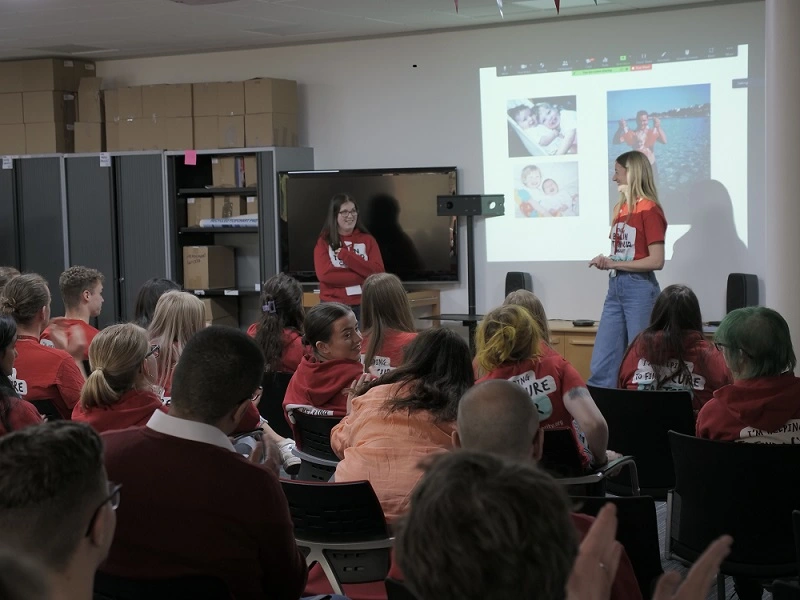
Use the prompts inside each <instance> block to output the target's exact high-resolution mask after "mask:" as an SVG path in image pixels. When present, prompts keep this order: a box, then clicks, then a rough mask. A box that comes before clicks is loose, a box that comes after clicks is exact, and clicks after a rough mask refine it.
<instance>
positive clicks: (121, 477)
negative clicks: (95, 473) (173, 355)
mask: <svg viewBox="0 0 800 600" xmlns="http://www.w3.org/2000/svg"><path fill="white" fill-rule="evenodd" d="M263 374H264V355H263V354H262V352H261V349H260V348H259V347H258V345H257V344H256V343H255V342H254V341H253V340H252V339H251V338H250V337H249V336H248V335H247V334H245V333H244V332H242V331H239V330H237V329H234V328H231V327H221V326H211V327H208V328H206V329H203V330H201V331H199V332H197V333H196V334H195V335H194V336H193V337H192V338H191V339H190V340H189V341H188V343H187V344H186V346H185V347H184V349H183V353H182V354H181V357H180V359H179V360H178V364H177V366H176V367H175V372H174V376H173V380H172V401H171V403H170V405H169V413H168V414H165V413H163V412H161V411H156V412H155V413H154V414H153V416H152V417H151V418H150V420H149V421H148V422H147V425H146V426H145V427H138V428H130V429H125V430H121V431H110V432H106V433H104V434H102V438H103V442H104V444H105V448H106V461H105V464H106V469H107V470H108V473H109V476H110V477H111V478H112V479H113V480H114V481H118V482H120V483H122V484H123V485H124V486H125V488H124V489H125V502H123V504H122V506H121V507H120V510H119V512H118V525H117V532H116V535H115V537H114V543H113V545H112V546H111V551H110V553H109V556H108V560H107V561H106V563H105V564H104V565H103V567H102V569H101V570H102V571H103V572H104V573H108V574H110V575H113V576H118V577H129V578H149V579H158V578H170V577H178V576H182V575H186V574H187V573H202V574H204V575H207V576H211V577H216V578H218V579H220V580H222V581H224V582H225V584H226V585H227V586H228V589H229V591H230V594H231V597H232V598H271V599H275V600H297V599H298V598H299V597H300V595H301V592H302V590H303V586H304V585H305V582H306V562H305V558H304V556H303V554H302V552H300V550H299V549H298V547H297V545H296V543H295V539H294V533H293V527H292V520H291V517H290V514H289V507H288V504H287V501H286V497H285V496H284V494H283V491H282V490H281V486H280V483H279V480H278V476H277V465H276V461H277V460H279V459H278V449H277V448H276V447H275V446H274V444H272V443H271V442H269V444H268V449H267V457H268V459H269V460H268V461H267V463H266V464H261V460H262V458H263V450H262V449H261V447H260V446H259V447H257V450H256V451H254V452H253V453H252V454H251V456H250V458H245V457H243V456H241V455H240V454H237V453H236V451H235V449H234V447H233V445H232V443H231V441H230V439H229V437H228V436H229V435H230V434H231V433H233V432H234V431H235V430H236V429H237V425H238V424H239V422H240V421H241V420H242V417H243V416H244V414H245V412H246V411H247V409H248V405H250V404H252V402H251V400H252V399H253V397H254V396H255V395H256V393H257V391H258V388H259V386H260V385H261V379H262V376H263Z"/></svg>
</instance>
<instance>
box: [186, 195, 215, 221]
mask: <svg viewBox="0 0 800 600" xmlns="http://www.w3.org/2000/svg"><path fill="white" fill-rule="evenodd" d="M213 218H214V198H212V197H211V196H206V197H203V198H187V199H186V226H187V227H200V221H202V220H203V219H213Z"/></svg>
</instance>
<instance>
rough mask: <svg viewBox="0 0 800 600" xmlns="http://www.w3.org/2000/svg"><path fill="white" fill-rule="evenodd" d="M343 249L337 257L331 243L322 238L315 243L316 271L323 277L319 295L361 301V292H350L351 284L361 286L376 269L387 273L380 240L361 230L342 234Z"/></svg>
mask: <svg viewBox="0 0 800 600" xmlns="http://www.w3.org/2000/svg"><path fill="white" fill-rule="evenodd" d="M339 239H340V240H341V242H342V249H341V250H340V251H339V258H336V255H335V254H334V252H333V250H332V249H331V245H330V244H329V243H328V242H326V241H325V240H323V239H322V238H319V239H318V240H317V245H316V246H315V247H314V271H316V274H317V278H318V279H319V297H320V300H322V301H323V302H341V303H343V304H349V305H351V306H356V305H359V304H361V292H360V291H358V293H350V294H348V293H347V288H348V287H355V286H360V285H362V284H363V283H364V280H365V279H366V278H367V277H369V276H370V275H372V274H373V273H383V272H384V270H385V269H384V266H383V258H382V257H381V251H380V249H379V248H378V242H376V241H375V238H374V237H372V236H371V235H370V234H368V233H362V232H361V231H359V230H357V229H356V230H355V231H353V233H351V234H350V235H341V236H339Z"/></svg>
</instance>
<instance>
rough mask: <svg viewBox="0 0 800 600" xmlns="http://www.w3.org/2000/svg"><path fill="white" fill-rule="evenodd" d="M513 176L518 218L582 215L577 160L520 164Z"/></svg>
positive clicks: (515, 212) (515, 209) (515, 214)
mask: <svg viewBox="0 0 800 600" xmlns="http://www.w3.org/2000/svg"><path fill="white" fill-rule="evenodd" d="M511 176H512V177H513V181H514V204H515V207H514V216H515V217H517V218H520V219H525V218H546V217H577V216H578V214H579V208H580V205H579V200H578V162H577V161H566V162H557V163H556V162H544V163H540V164H533V163H528V164H520V165H516V166H514V167H513V168H512V173H511Z"/></svg>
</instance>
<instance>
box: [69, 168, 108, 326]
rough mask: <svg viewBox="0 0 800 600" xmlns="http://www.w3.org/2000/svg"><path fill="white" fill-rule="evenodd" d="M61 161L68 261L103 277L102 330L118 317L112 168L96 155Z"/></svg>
mask: <svg viewBox="0 0 800 600" xmlns="http://www.w3.org/2000/svg"><path fill="white" fill-rule="evenodd" d="M64 161H65V162H64V170H65V175H66V189H67V222H68V232H69V237H68V239H69V258H70V264H73V265H83V266H85V267H91V268H93V269H97V270H98V271H100V272H101V273H102V274H103V275H104V276H105V282H104V283H103V300H104V302H103V312H101V313H100V316H99V317H98V318H97V326H98V327H99V328H100V329H102V328H103V327H107V326H109V325H113V324H114V323H117V322H118V321H119V320H120V318H121V314H120V308H119V304H120V301H119V296H120V294H119V269H118V264H117V214H116V213H117V211H116V206H115V204H116V194H115V191H114V170H113V169H111V168H109V167H101V166H100V160H99V157H97V156H68V157H66V158H65V159H64Z"/></svg>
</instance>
